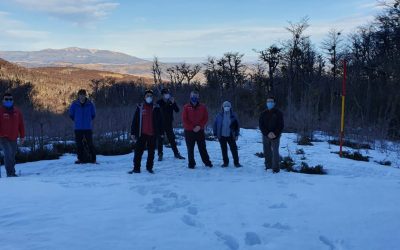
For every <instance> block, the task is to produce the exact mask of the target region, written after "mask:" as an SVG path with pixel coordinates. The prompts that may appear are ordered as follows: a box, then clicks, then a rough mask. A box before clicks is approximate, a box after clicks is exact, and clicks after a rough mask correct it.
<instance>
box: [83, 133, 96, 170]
mask: <svg viewBox="0 0 400 250" xmlns="http://www.w3.org/2000/svg"><path fill="white" fill-rule="evenodd" d="M85 138H86V143H87V144H88V147H89V153H90V157H91V158H90V160H91V162H92V163H96V150H95V148H94V144H93V131H92V130H87V131H85Z"/></svg>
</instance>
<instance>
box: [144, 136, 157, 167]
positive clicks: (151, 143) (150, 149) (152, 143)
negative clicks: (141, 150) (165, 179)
mask: <svg viewBox="0 0 400 250" xmlns="http://www.w3.org/2000/svg"><path fill="white" fill-rule="evenodd" d="M156 140H157V138H156V137H155V136H146V141H147V163H146V169H147V171H149V172H152V171H153V165H154V155H155V151H156Z"/></svg>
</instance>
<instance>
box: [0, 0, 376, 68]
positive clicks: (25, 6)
mask: <svg viewBox="0 0 400 250" xmlns="http://www.w3.org/2000/svg"><path fill="white" fill-rule="evenodd" d="M193 10H197V11H193ZM380 10H381V7H380V6H379V3H378V1H375V0H352V1H344V0H342V1H337V2H335V3H331V2H330V1H317V0H309V1H307V2H301V3H299V2H295V3H293V1H281V2H279V3H276V2H274V1H271V0H251V1H247V2H246V3H235V4H231V5H229V1H227V0H222V1H219V2H218V3H215V2H212V1H211V0H206V1H202V2H190V3H188V2H185V1H181V0H175V1H172V3H171V2H169V3H165V2H162V1H161V0H152V1H146V2H145V1H138V2H136V1H135V2H134V3H133V2H129V1H123V0H121V1H118V0H80V1H77V0H72V1H67V0H57V1H50V0H43V1H41V2H40V3H36V2H35V1H33V0H11V1H9V2H7V3H4V2H3V3H0V22H1V23H3V24H5V25H2V26H1V27H0V51H38V50H45V49H64V48H71V47H78V48H87V49H96V50H110V51H115V52H121V53H124V54H128V55H130V56H135V57H138V58H142V59H146V60H148V59H150V58H153V57H154V56H157V57H158V58H160V60H164V61H170V60H169V59H171V58H173V59H187V60H189V59H190V60H197V59H204V58H207V57H208V56H213V57H219V56H222V55H223V54H224V53H226V52H230V51H233V52H239V53H241V54H244V55H245V58H247V59H246V60H253V59H249V58H256V57H257V54H256V53H255V52H254V51H253V49H257V50H259V49H263V48H265V47H267V46H269V45H272V44H279V43H280V42H282V41H284V40H285V39H287V38H289V32H287V31H286V30H285V27H286V26H287V25H288V22H289V21H291V22H297V21H299V20H300V19H301V18H302V17H305V16H308V17H309V18H310V21H309V24H310V27H309V28H308V29H307V30H306V34H307V35H309V36H310V37H311V40H312V42H313V43H314V44H315V45H316V47H319V46H320V43H321V41H322V40H323V39H324V38H325V37H326V36H327V34H328V32H329V30H330V29H333V28H335V29H337V30H341V31H342V32H343V33H344V35H348V34H349V33H351V32H353V31H355V30H356V28H357V27H359V26H362V25H366V24H368V23H369V22H370V21H371V20H372V19H373V18H374V17H375V16H376V15H377V14H378V13H379V11H380ZM282 12H283V13H285V14H282ZM132 13H134V15H132ZM239 15H240V16H239ZM176 16H179V18H176ZM238 16H239V17H238ZM182 20H183V21H182Z"/></svg>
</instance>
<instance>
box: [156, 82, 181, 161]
mask: <svg viewBox="0 0 400 250" xmlns="http://www.w3.org/2000/svg"><path fill="white" fill-rule="evenodd" d="M161 95H162V98H161V99H160V100H158V102H157V104H158V105H159V106H160V110H161V116H162V120H163V125H164V131H165V135H166V136H167V139H168V142H169V143H170V144H171V149H172V151H173V152H174V156H175V158H177V159H181V160H184V159H185V157H183V156H182V155H181V154H180V153H179V151H178V147H177V145H176V141H175V134H174V129H173V126H172V123H173V122H174V112H175V113H178V112H179V107H178V105H177V104H176V102H175V99H174V97H172V96H171V94H170V92H169V90H168V89H166V88H164V89H162V90H161ZM163 141H164V140H163V139H162V137H161V136H159V137H158V141H157V146H158V160H159V161H162V159H163Z"/></svg>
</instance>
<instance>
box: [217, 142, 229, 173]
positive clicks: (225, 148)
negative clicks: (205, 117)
mask: <svg viewBox="0 0 400 250" xmlns="http://www.w3.org/2000/svg"><path fill="white" fill-rule="evenodd" d="M219 144H220V145H221V152H222V160H223V161H224V164H223V166H228V164H229V158H228V145H227V144H228V138H227V137H223V136H221V137H220V138H219Z"/></svg>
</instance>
